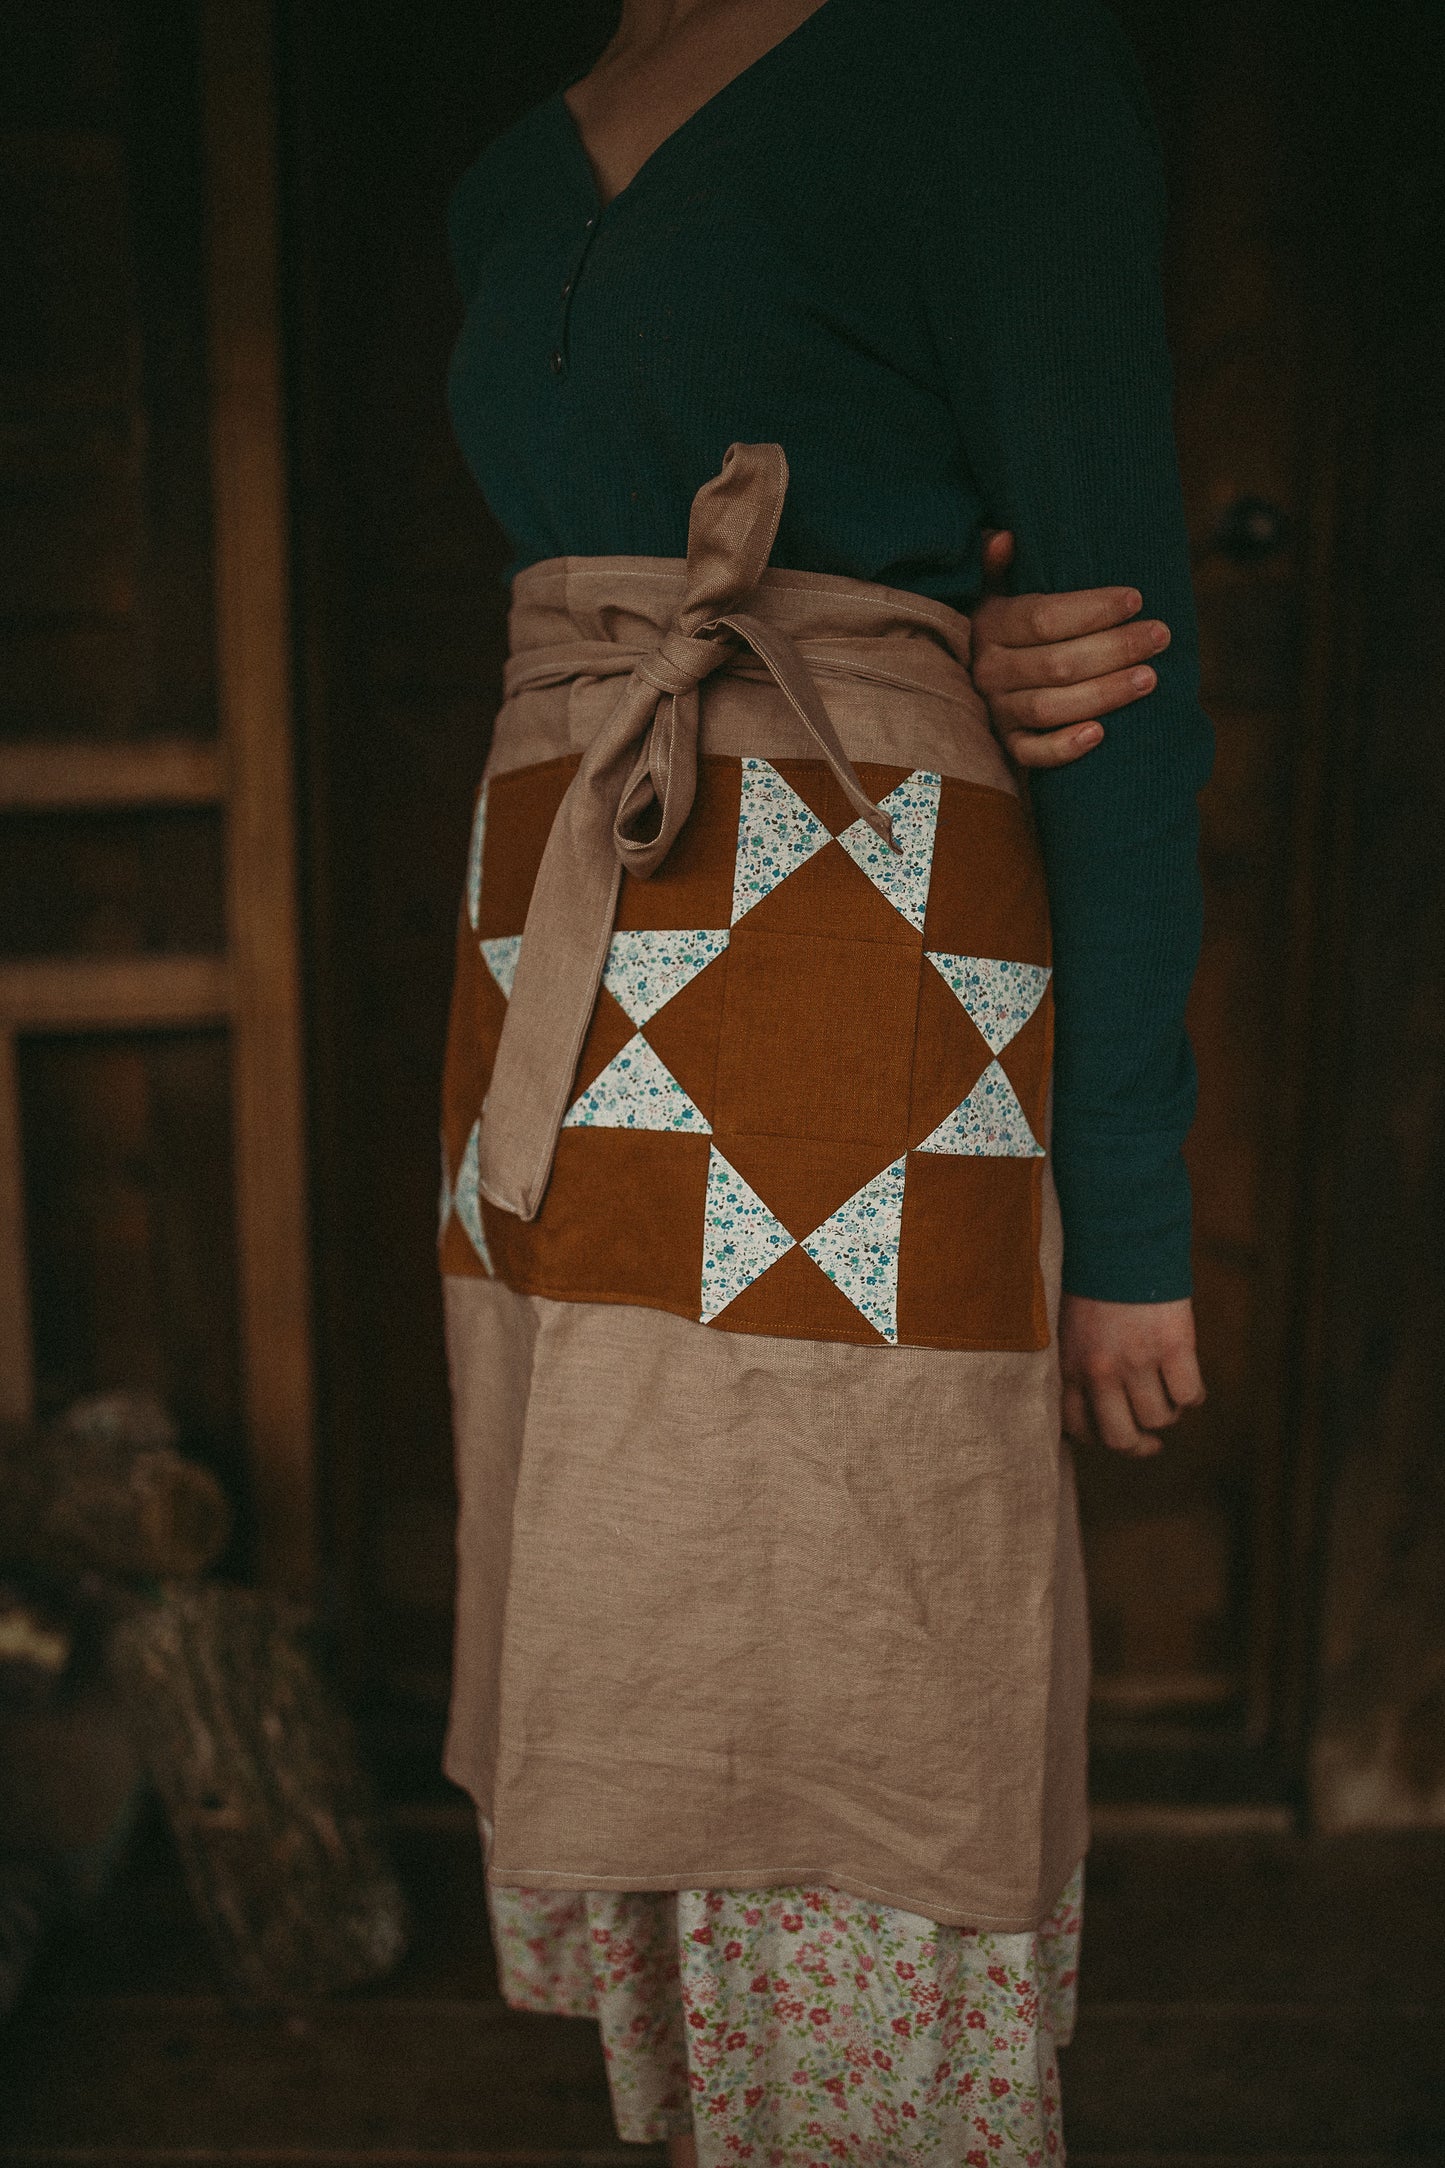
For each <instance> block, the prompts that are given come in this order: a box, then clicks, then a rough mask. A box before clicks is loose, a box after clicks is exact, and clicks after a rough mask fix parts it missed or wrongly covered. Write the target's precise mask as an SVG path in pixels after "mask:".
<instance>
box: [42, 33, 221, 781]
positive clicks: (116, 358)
mask: <svg viewBox="0 0 1445 2168" xmlns="http://www.w3.org/2000/svg"><path fill="white" fill-rule="evenodd" d="M191 13H192V10H191V6H190V4H189V0H155V4H154V5H150V6H146V7H144V8H141V7H131V6H126V5H124V4H122V0H65V4H62V5H57V6H55V7H48V8H46V9H44V10H43V11H38V12H37V11H34V10H28V9H10V10H8V11H6V13H5V17H4V20H3V22H0V284H3V287H4V290H5V292H6V294H7V296H8V301H7V307H6V309H5V311H4V314H3V318H0V397H3V406H4V410H5V413H4V422H3V424H0V577H3V585H4V590H5V595H6V610H5V613H4V616H3V620H0V736H4V737H8V738H29V737H37V736H40V737H43V736H46V735H52V736H56V735H61V734H63V733H66V732H77V733H94V734H96V735H107V736H109V735H114V736H123V735H130V734H134V733H141V732H146V731H167V730H170V731H176V732H185V733H192V732H194V733H199V734H204V733H206V732H207V731H209V730H211V729H212V728H213V727H214V714H213V707H212V699H211V655H210V598H209V592H208V581H209V570H210V544H209V533H208V519H209V511H208V486H207V472H206V434H205V429H206V384H205V366H204V346H203V320H202V310H201V300H202V292H201V269H200V212H201V198H200V186H199V173H198V169H197V161H196V154H195V145H196V135H197V129H196V125H195V123H196V117H197V95H196V84H195V72H194V52H193V46H194V36H193V24H192V21H191Z"/></svg>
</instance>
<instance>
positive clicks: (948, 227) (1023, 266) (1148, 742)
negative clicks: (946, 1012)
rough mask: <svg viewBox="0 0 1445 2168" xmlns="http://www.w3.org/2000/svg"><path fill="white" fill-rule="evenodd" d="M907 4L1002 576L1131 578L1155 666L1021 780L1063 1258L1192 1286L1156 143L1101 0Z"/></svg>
mask: <svg viewBox="0 0 1445 2168" xmlns="http://www.w3.org/2000/svg"><path fill="white" fill-rule="evenodd" d="M929 30H930V35H931V38H932V39H933V40H935V41H936V43H935V44H934V46H933V50H932V51H931V53H928V54H927V55H926V58H927V59H928V60H929V62H930V63H931V65H932V67H933V69H934V74H933V80H932V87H931V93H930V110H931V111H932V112H933V113H936V114H937V115H938V122H937V126H936V128H935V129H934V130H933V131H932V132H931V135H930V138H929V140H928V141H927V142H926V143H925V144H924V145H923V146H921V156H922V159H923V163H922V165H921V166H920V168H919V169H918V171H919V192H918V212H919V230H918V236H917V246H918V250H919V267H920V276H921V278H922V279H923V280H924V282H925V291H926V299H927V308H928V313H929V317H930V320H931V324H932V330H933V336H934V339H935V342H936V347H937V352H938V356H939V361H940V366H941V368H942V370H943V373H944V376H945V378H946V382H947V387H948V395H949V398H950V401H951V403H952V405H953V408H954V411H955V414H956V418H957V423H958V428H959V432H960V438H961V443H962V450H963V457H964V459H965V461H966V463H967V466H968V468H969V469H970V470H971V473H972V477H973V480H974V482H975V484H976V485H977V488H978V491H979V493H980V495H981V496H982V498H983V501H984V503H985V504H986V506H987V508H988V514H989V518H990V520H991V522H992V523H993V524H996V525H998V526H1001V527H1009V528H1012V529H1013V530H1014V533H1015V535H1016V538H1017V556H1016V561H1015V567H1014V575H1013V578H1014V585H1015V588H1016V591H1018V592H1021V593H1027V592H1035V591H1044V590H1060V589H1065V588H1079V587H1101V586H1109V585H1116V584H1117V585H1129V586H1133V587H1136V588H1138V590H1139V591H1140V593H1141V594H1142V596H1143V601H1144V613H1145V615H1146V616H1151V617H1159V618H1162V619H1163V620H1164V621H1165V622H1166V623H1167V624H1168V625H1169V627H1170V629H1171V632H1172V634H1173V639H1172V644H1171V645H1170V647H1169V648H1168V649H1167V650H1166V651H1165V653H1164V654H1163V655H1162V656H1160V657H1159V658H1158V659H1157V667H1158V673H1159V682H1158V686H1157V688H1156V690H1155V691H1154V692H1153V693H1151V694H1149V695H1148V696H1147V697H1146V698H1144V699H1142V700H1140V701H1138V702H1136V703H1135V704H1134V705H1133V706H1132V707H1130V708H1127V709H1125V710H1124V711H1123V712H1122V713H1120V714H1117V715H1114V716H1112V717H1110V718H1107V719H1106V721H1105V737H1104V741H1103V743H1102V745H1101V746H1099V747H1097V748H1096V749H1095V750H1094V751H1092V752H1091V753H1089V754H1088V755H1087V756H1086V757H1085V758H1084V759H1083V760H1081V761H1080V762H1078V763H1077V764H1075V765H1073V766H1070V767H1066V768H1063V769H1059V770H1056V771H1052V772H1050V773H1047V774H1044V775H1040V776H1038V777H1036V778H1035V779H1034V782H1033V803H1034V808H1035V813H1036V818H1037V823H1038V829H1039V834H1040V839H1041V844H1042V849H1043V853H1044V862H1045V868H1046V874H1047V880H1048V887H1049V897H1050V906H1051V912H1052V918H1053V928H1054V957H1055V993H1056V1000H1057V1011H1056V1014H1057V1040H1056V1049H1057V1051H1056V1064H1055V1100H1054V1132H1053V1138H1054V1158H1055V1170H1056V1175H1057V1180H1058V1185H1059V1194H1060V1200H1061V1204H1062V1208H1063V1215H1064V1229H1065V1266H1064V1273H1065V1283H1064V1284H1065V1286H1066V1287H1067V1288H1068V1289H1069V1290H1070V1291H1071V1292H1073V1293H1076V1294H1083V1295H1093V1296H1099V1297H1103V1298H1106V1299H1112V1300H1117V1301H1129V1302H1144V1301H1162V1300H1166V1299H1169V1298H1172V1297H1176V1296H1180V1295H1183V1294H1187V1293H1188V1292H1189V1288H1190V1264H1189V1246H1190V1196H1189V1182H1188V1176H1187V1173H1186V1170H1185V1166H1184V1160H1183V1157H1182V1151H1181V1147H1182V1144H1183V1140H1184V1137H1185V1133H1186V1132H1187V1130H1188V1127H1189V1124H1190V1121H1191V1119H1192V1117H1193V1112H1194V1099H1195V1077H1194V1065H1193V1059H1192V1055H1191V1051H1190V1047H1189V1042H1188V1038H1187V1036H1186V1033H1185V1028H1184V1007H1185V1001H1186V998H1187V996H1188V992H1189V986H1190V982H1191V979H1192V977H1193V973H1194V968H1195V964H1196V962H1197V958H1198V951H1199V941H1200V922H1201V910H1202V906H1201V887H1200V879H1199V870H1198V856H1197V811H1196V797H1197V793H1198V791H1199V788H1200V786H1201V785H1202V783H1203V782H1204V780H1205V778H1206V776H1207V774H1208V770H1209V761H1210V753H1211V732H1210V726H1209V723H1208V720H1207V718H1206V717H1205V716H1204V714H1203V712H1202V710H1201V708H1200V705H1199V695H1198V678H1199V665H1198V640H1197V633H1196V626H1195V616H1194V605H1193V598H1192V594H1191V589H1190V579H1189V554H1188V546H1187V540H1186V535H1185V527H1184V518H1183V510H1182V504H1181V498H1180V489H1179V479H1178V468H1177V460H1176V454H1175V449H1174V439H1173V425H1172V390H1173V383H1172V371H1171V365H1170V358H1169V353H1168V349H1167V347H1166V344H1165V336H1164V324H1163V312H1162V302H1161V294H1160V282H1159V265H1158V258H1159V245H1160V238H1161V233H1162V228H1163V217H1164V205H1163V185H1162V179H1161V174H1160V170H1159V161H1158V156H1157V147H1156V143H1155V138H1154V134H1153V127H1152V122H1151V121H1150V119H1149V116H1148V110H1147V105H1146V103H1145V100H1144V95H1143V91H1142V88H1141V86H1140V85H1139V83H1138V80H1137V76H1136V74H1135V72H1134V68H1133V63H1132V58H1131V56H1130V55H1129V54H1128V52H1127V49H1126V48H1125V47H1124V44H1123V40H1122V37H1121V35H1120V33H1119V32H1118V31H1117V29H1116V28H1115V26H1114V25H1113V23H1112V21H1111V20H1110V18H1109V17H1108V16H1107V15H1106V14H1105V12H1104V10H1103V9H1102V8H1101V7H1096V6H1093V5H1092V4H1075V0H1058V4H1053V0H1005V4H1002V5H1000V4H998V0H976V4H975V5H971V6H969V7H968V8H962V7H959V6H957V5H956V4H951V0H939V5H938V6H937V7H936V8H934V9H933V10H931V11H929ZM927 42H928V41H927V40H925V44H927ZM945 84H946V85H947V90H946V93H944V92H942V91H941V86H942V85H945Z"/></svg>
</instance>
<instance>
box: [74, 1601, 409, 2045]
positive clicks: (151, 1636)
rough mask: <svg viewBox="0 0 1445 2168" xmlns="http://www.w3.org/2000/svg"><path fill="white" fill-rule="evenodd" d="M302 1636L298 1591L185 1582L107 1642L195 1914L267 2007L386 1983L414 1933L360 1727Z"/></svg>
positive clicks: (137, 1609)
mask: <svg viewBox="0 0 1445 2168" xmlns="http://www.w3.org/2000/svg"><path fill="white" fill-rule="evenodd" d="M305 1630H306V1619H305V1614H304V1613H303V1612H301V1611H300V1610H299V1609H298V1608H297V1607H296V1606H295V1605H293V1604H291V1603H290V1602H288V1601H286V1600H285V1599H284V1598H281V1597H277V1596H272V1595H268V1594H265V1593H263V1592H261V1591H258V1590H253V1589H242V1588H227V1587H222V1586H219V1585H216V1584H211V1585H207V1586H192V1587H186V1586H183V1585H174V1584H173V1585H170V1586H167V1587H166V1588H164V1589H162V1590H161V1591H160V1592H159V1594H158V1595H157V1596H156V1597H155V1598H154V1600H138V1601H137V1602H135V1604H134V1605H133V1606H132V1607H131V1608H129V1609H128V1610H127V1612H126V1613H125V1615H124V1616H123V1617H121V1618H120V1619H119V1620H118V1621H117V1623H116V1625H115V1627H114V1629H113V1631H112V1635H111V1644H110V1657H111V1667H112V1671H113V1674H114V1676H115V1679H116V1681H117V1684H118V1686H119V1688H120V1692H121V1696H122V1700H123V1702H124V1705H125V1707H126V1710H127V1712H128V1714H129V1717H130V1721H131V1725H132V1728H133V1733H134V1737H135V1740H136V1743H137V1746H138V1748H139V1750H140V1753H141V1756H142V1759H143V1760H144V1761H145V1763H146V1766H147V1768H148V1770H149V1773H150V1776H151V1778H152V1781H153V1782H154V1783H155V1785H156V1787H157V1789H158V1791H159V1792H160V1795H161V1799H162V1801H163V1803H164V1805H165V1809H166V1813H167V1816H168V1818H169V1821H170V1825H171V1830H172V1833H173V1835H174V1837H175V1841H176V1846H177V1849H178V1851H179V1853H180V1856H181V1862H182V1865H183V1867H184V1869H185V1874H186V1880H187V1882H188V1884H189V1886H190V1891H191V1896H192V1898H193V1900H194V1902H195V1905H196V1908H197V1911H198V1913H199V1914H200V1917H201V1919H202V1921H203V1922H204V1924H205V1926H206V1928H207V1930H208V1932H209V1934H210V1936H211V1940H212V1943H213V1945H214V1947H215V1949H216V1952H217V1955H218V1957H219V1958H220V1960H221V1963H222V1965H223V1966H224V1968H225V1971H226V1974H227V1976H228V1979H229V1980H230V1982H231V1985H232V1987H233V1989H234V1990H235V1991H236V1992H237V1993H238V1994H239V1995H240V1996H241V1997H243V1998H244V1999H245V2000H246V2001H249V2002H255V2003H262V2004H284V2003H289V2002H294V2001H298V2000H301V1999H304V1998H306V1997H309V1996H314V1995H324V1994H328V1993H331V1992H333V1991H335V1990H336V1989H338V1988H344V1987H351V1986H354V1985H356V1984H357V1983H358V1982H360V1981H363V1980H369V1979H374V1978H376V1977H377V1976H378V1975H380V1974H382V1973H385V1972H387V1971H389V1970H390V1969H391V1967H392V1966H393V1965H394V1964H395V1963H396V1962H397V1960H398V1959H399V1958H400V1957H401V1955H402V1954H403V1952H404V1951H405V1949H406V1946H407V1941H408V1937H409V1920H408V1915H407V1907H406V1900H405V1898H404V1897H403V1895H402V1892H401V1888H400V1885H399V1884H398V1883H397V1881H396V1878H395V1876H394V1874H393V1873H392V1870H391V1867H390V1864H389V1862H388V1860H387V1857H386V1853H385V1850H384V1848H383V1845H382V1841H381V1836H380V1825H379V1819H378V1816H377V1812H376V1807H375V1803H374V1801H373V1798H372V1795H371V1789H370V1786H369V1784H368V1783H367V1781H366V1778H365V1775H364V1773H363V1770H362V1765H361V1760H360V1756H359V1754H358V1752H357V1747H356V1740H355V1737H354V1734H353V1731H352V1727H351V1724H350V1721H349V1719H348V1718H347V1716H346V1714H345V1712H344V1710H343V1709H342V1708H341V1706H340V1704H339V1702H338V1701H337V1700H336V1698H335V1696H334V1695H333V1694H332V1693H331V1691H330V1689H329V1688H328V1687H327V1686H326V1684H325V1682H324V1681H323V1679H322V1677H321V1675H320V1673H319V1672H318V1670H317V1669H316V1666H315V1664H314V1663H313V1661H312V1659H311V1656H310V1654H309V1652H308V1650H307V1648H306V1646H305Z"/></svg>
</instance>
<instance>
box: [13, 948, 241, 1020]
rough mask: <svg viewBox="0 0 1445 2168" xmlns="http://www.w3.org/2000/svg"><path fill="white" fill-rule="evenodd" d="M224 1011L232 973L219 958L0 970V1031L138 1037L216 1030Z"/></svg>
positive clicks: (78, 962) (82, 960)
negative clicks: (176, 1028) (164, 1030)
mask: <svg viewBox="0 0 1445 2168" xmlns="http://www.w3.org/2000/svg"><path fill="white" fill-rule="evenodd" d="M231 1006H232V994H231V970H230V966H229V964H228V963H227V961H226V959H225V958H224V957H221V956H134V957H131V956H126V957H117V958H114V959H110V958H105V959H102V958H97V957H88V956H82V957H73V958H72V957H65V958H47V959H46V960H45V961H43V962H38V963H37V962H15V961H12V962H9V963H0V1028H9V1029H10V1030H15V1031H105V1030H122V1029H125V1030H132V1031H145V1030H150V1029H154V1028H157V1027H160V1026H164V1025H167V1024H208V1023H219V1022H222V1021H223V1020H224V1019H225V1018H226V1017H227V1016H229V1014H230V1011H231Z"/></svg>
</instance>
